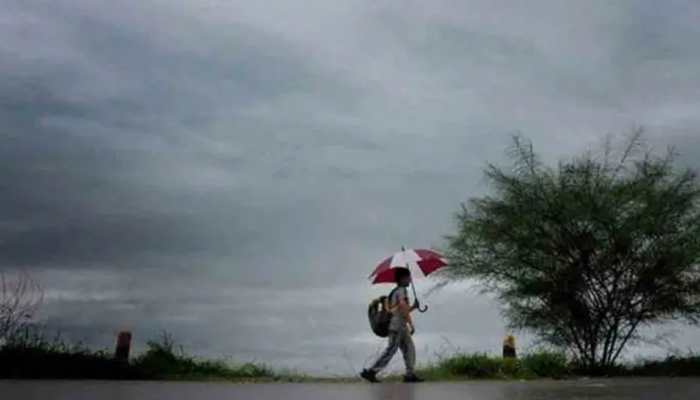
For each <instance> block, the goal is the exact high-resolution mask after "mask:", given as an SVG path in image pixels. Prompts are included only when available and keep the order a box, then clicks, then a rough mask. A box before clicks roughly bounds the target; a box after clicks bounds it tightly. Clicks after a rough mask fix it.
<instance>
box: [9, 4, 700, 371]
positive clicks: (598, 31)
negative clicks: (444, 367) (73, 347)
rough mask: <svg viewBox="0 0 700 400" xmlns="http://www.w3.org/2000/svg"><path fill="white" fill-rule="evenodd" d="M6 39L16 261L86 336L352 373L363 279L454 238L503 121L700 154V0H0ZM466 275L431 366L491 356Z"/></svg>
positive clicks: (448, 292) (371, 342)
mask: <svg viewBox="0 0 700 400" xmlns="http://www.w3.org/2000/svg"><path fill="white" fill-rule="evenodd" d="M0 37H2V40H0V77H1V78H2V79H0V122H1V124H0V192H1V193H0V270H3V271H11V270H15V269H19V268H21V269H26V270H29V271H31V273H32V274H34V275H35V276H36V277H37V279H39V280H40V281H41V283H42V284H43V285H44V287H45V289H46V302H45V305H44V308H43V310H42V313H41V318H42V321H43V322H44V323H46V324H48V325H49V326H51V327H52V328H55V329H60V330H61V331H62V332H64V334H65V335H66V336H68V337H70V338H73V339H75V340H84V341H86V342H87V343H89V344H92V345H95V346H109V347H111V346H112V343H113V341H114V335H115V333H116V332H117V331H119V330H121V329H130V330H133V332H134V337H135V344H136V346H137V348H142V347H143V344H144V342H145V340H146V339H148V338H152V337H154V336H155V335H157V334H158V332H160V331H161V330H167V331H170V332H172V333H173V334H174V336H175V338H176V340H177V341H178V342H180V343H182V344H183V345H184V346H185V347H186V348H187V349H188V350H190V351H191V352H193V353H195V354H200V355H204V356H223V357H231V358H233V359H236V360H241V361H251V360H255V361H264V362H269V363H272V364H273V365H276V366H285V367H289V368H297V369H301V370H304V371H309V372H315V373H323V372H325V373H332V374H336V373H337V374H346V373H350V372H352V371H353V370H356V369H358V368H361V367H362V366H363V365H364V364H365V363H366V362H367V360H368V358H370V357H371V356H372V355H373V354H375V353H376V351H377V350H378V348H379V347H381V345H382V342H381V341H380V340H378V339H377V338H375V337H373V336H372V335H371V334H370V333H369V330H368V327H367V323H366V320H365V306H366V303H367V301H368V300H369V299H370V298H371V297H373V296H374V295H377V294H379V293H381V292H382V291H386V290H388V289H387V288H372V287H370V286H369V284H368V281H367V280H366V276H367V274H368V272H369V271H370V270H371V269H372V267H373V266H374V264H375V263H376V262H378V261H379V260H381V259H382V258H384V257H385V256H386V255H388V254H389V253H391V252H393V251H395V250H396V249H397V248H399V247H400V246H401V245H402V244H405V245H407V246H416V247H418V246H420V247H428V246H439V245H441V244H442V237H443V235H445V234H448V233H450V232H451V231H452V229H453V228H454V226H453V224H452V215H453V213H454V212H455V211H456V210H457V209H458V208H459V204H460V202H462V201H464V200H466V199H468V198H469V197H471V196H478V195H481V194H483V193H485V192H486V191H487V190H488V187H487V185H486V184H485V183H484V181H483V179H482V175H481V168H482V167H483V166H484V164H485V163H486V162H487V161H494V162H503V161H504V156H503V154H504V147H505V146H506V145H507V144H508V142H509V137H510V136H511V135H512V134H513V133H516V132H521V133H522V134H524V135H525V136H527V137H528V138H530V139H532V141H533V142H534V145H535V146H536V149H537V150H538V151H539V152H541V153H542V154H543V156H544V157H545V158H546V159H547V160H549V161H556V160H557V159H560V158H562V157H566V156H568V155H571V154H574V153H576V152H579V151H583V150H586V149H589V148H590V147H591V146H596V145H598V144H599V143H600V142H601V140H602V139H601V138H602V137H603V136H604V135H606V134H608V133H624V132H627V131H629V130H630V129H632V128H634V127H636V126H644V127H646V129H647V138H648V139H649V141H650V142H652V143H654V144H655V145H657V146H660V147H664V146H667V145H674V146H677V148H678V150H679V151H680V152H681V154H682V161H683V162H684V163H687V164H688V165H691V166H694V167H700V161H697V159H698V157H700V130H699V129H698V128H700V113H699V112H698V110H700V50H699V48H698V43H700V5H699V4H698V3H697V2H694V1H687V2H685V1H665V2H659V1H653V0H648V1H615V2H611V1H585V2H583V1H582V2H573V1H571V2H564V1H559V0H556V1H537V2H535V1H528V2H515V1H513V2H500V1H492V0H487V1H468V2H467V1H429V2H426V1H327V0H318V1H310V0H306V1H303V2H302V1H274V2H256V1H229V0H189V1H184V0H159V1H156V0H151V1H143V0H138V1H136V0H134V1H131V0H122V1H112V0H110V1H97V0H70V1H61V0H51V1H34V0H3V1H2V8H1V10H0ZM430 286H431V283H430V282H429V281H421V282H419V291H421V292H423V293H426V292H427V291H428V289H429V288H430ZM467 286H468V285H455V286H451V287H447V288H445V289H443V290H441V291H438V292H435V293H431V294H430V296H429V297H428V299H427V300H426V301H427V302H428V303H429V304H430V305H431V306H432V310H431V311H430V312H428V313H426V314H423V315H420V316H419V317H418V318H417V325H418V335H417V336H416V341H417V343H418V349H419V356H420V357H422V358H423V359H426V358H427V357H430V356H432V355H434V354H435V353H436V352H440V351H444V349H450V348H455V347H457V348H461V349H465V350H486V351H498V346H499V344H500V339H501V335H502V334H503V333H504V323H503V321H502V320H501V318H500V316H499V313H498V306H497V305H496V304H494V303H493V302H491V301H490V300H489V299H488V298H487V297H484V296H480V295H478V293H476V291H475V290H472V289H469V288H468V287H467ZM669 329H670V330H671V331H672V332H673V333H675V335H676V336H675V340H674V342H673V343H674V346H675V347H676V348H680V349H682V350H685V349H686V348H688V347H689V346H693V343H697V341H698V340H700V329H698V328H673V329H671V328H669ZM695 348H696V349H697V346H696V347H695ZM666 350H667V349H659V350H658V351H661V352H665V351H666ZM396 365H399V363H398V362H397V363H396V364H395V366H396Z"/></svg>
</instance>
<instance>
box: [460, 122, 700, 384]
mask: <svg viewBox="0 0 700 400" xmlns="http://www.w3.org/2000/svg"><path fill="white" fill-rule="evenodd" d="M640 138H641V131H639V132H635V134H634V135H633V136H632V137H631V139H630V140H629V142H628V143H627V144H626V145H625V146H622V147H621V149H622V151H621V152H616V151H615V149H616V148H615V146H612V145H610V141H608V143H607V144H606V146H605V147H604V151H602V152H600V153H593V152H589V153H586V154H584V155H583V156H580V157H576V158H573V159H571V160H568V161H562V162H560V163H559V164H558V166H557V167H556V168H552V167H547V166H545V165H544V164H543V163H542V162H541V161H540V159H539V157H538V156H537V154H536V153H535V152H534V151H533V148H532V144H531V143H530V142H528V141H526V140H524V139H522V138H521V137H516V138H514V144H513V146H512V149H511V150H512V151H511V152H510V153H509V154H510V156H512V160H513V166H514V168H513V169H512V170H507V169H503V168H499V167H497V166H494V165H492V164H490V165H488V167H487V168H486V170H485V174H486V177H487V179H488V181H489V182H490V183H491V184H492V187H493V192H492V194H491V195H488V196H485V197H480V198H473V199H471V200H470V201H469V202H467V203H466V204H463V205H462V209H461V211H460V212H459V213H458V214H457V221H458V229H457V233H456V234H454V235H452V236H448V249H447V250H446V252H447V256H448V257H449V259H450V263H451V265H452V268H451V269H450V272H449V274H448V278H449V279H465V278H470V279H475V280H476V281H478V282H481V283H482V284H484V287H485V290H487V291H491V292H492V293H494V294H495V295H496V296H497V298H498V299H499V300H500V301H501V303H502V304H503V306H504V316H505V317H506V319H507V321H508V323H509V325H510V326H511V327H512V328H514V329H522V330H527V331H531V332H533V333H535V334H536V335H537V336H539V337H540V338H541V339H543V340H545V341H546V342H548V343H551V344H554V345H557V346H562V347H565V348H567V349H569V350H571V351H572V353H573V355H574V356H575V357H576V359H577V361H578V362H579V363H580V364H581V365H582V366H583V367H585V368H587V369H590V370H591V371H601V370H605V369H606V368H608V367H611V366H613V365H614V364H615V363H616V360H617V359H618V357H619V356H620V354H621V352H622V350H623V349H624V348H625V346H626V345H627V344H629V343H631V342H632V341H634V340H637V339H639V338H640V336H639V334H638V333H639V328H640V327H642V326H645V325H651V324H655V323H659V322H663V321H666V320H669V319H675V318H681V319H684V320H686V321H688V322H691V323H697V322H698V317H699V316H700V185H699V184H698V180H697V178H696V175H695V173H694V172H692V171H691V170H687V169H686V170H679V169H677V168H674V165H673V160H674V153H673V152H672V151H669V152H668V154H667V155H666V156H664V157H659V156H658V155H656V154H655V153H654V152H653V151H651V150H648V149H645V148H644V143H643V142H642V140H641V139H640ZM613 160H615V161H613Z"/></svg>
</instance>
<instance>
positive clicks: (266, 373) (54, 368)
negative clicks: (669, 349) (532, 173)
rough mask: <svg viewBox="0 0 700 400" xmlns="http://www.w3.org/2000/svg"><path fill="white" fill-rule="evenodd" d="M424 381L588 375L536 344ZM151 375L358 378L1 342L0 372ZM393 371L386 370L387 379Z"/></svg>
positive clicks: (675, 363) (437, 368) (654, 364)
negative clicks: (126, 359)
mask: <svg viewBox="0 0 700 400" xmlns="http://www.w3.org/2000/svg"><path fill="white" fill-rule="evenodd" d="M418 373H419V375H421V376H423V377H424V378H426V379H427V380H429V381H445V380H464V379H542V378H551V379H562V378H568V377H575V376H581V375H586V373H585V371H581V370H580V369H579V368H577V367H576V365H575V364H574V363H572V362H571V361H570V360H568V359H567V357H566V356H565V355H564V354H563V353H560V352H555V351H542V350H540V351H535V352H531V353H527V354H524V355H523V356H521V357H520V358H519V359H504V358H501V357H495V356H491V355H488V354H486V353H457V354H453V355H450V356H441V357H439V359H438V360H437V361H435V362H433V363H431V364H429V365H426V366H424V367H422V368H420V369H419V370H418ZM606 374H607V375H608V376H700V355H698V354H692V353H691V354H688V355H686V356H683V357H679V356H669V357H667V358H665V359H662V360H646V361H640V362H637V363H635V364H633V365H619V366H616V367H615V368H612V369H609V370H608V372H607V373H606ZM7 378H10V379H12V378H15V379H17V378H21V379H149V380H220V381H232V382H336V383H341V382H356V381H357V378H354V377H348V378H327V379H326V378H317V377H313V376H308V375H304V374H300V373H296V372H293V371H280V370H273V369H272V368H270V367H268V366H266V365H264V364H257V363H243V364H232V363H228V362H225V361H222V360H206V359H200V358H197V357H193V356H190V355H188V354H186V353H185V352H184V350H183V349H182V347H179V346H176V344H175V342H174V341H173V340H172V337H170V336H169V335H167V334H163V336H162V337H161V338H160V340H156V341H150V342H148V344H147V349H146V351H145V352H143V353H141V354H140V355H137V356H136V357H135V358H132V359H131V361H130V362H128V363H123V362H118V361H116V360H114V359H113V357H112V354H111V352H107V351H103V350H101V351H93V350H90V349H88V348H87V347H85V346H83V345H81V344H76V345H71V344H68V343H67V342H66V341H65V340H63V339H61V338H60V337H59V336H56V337H53V338H50V339H47V338H46V337H45V336H43V335H42V334H41V333H38V332H37V331H26V332H23V333H22V334H21V335H17V336H15V337H13V338H12V339H11V340H9V341H7V343H5V344H4V345H3V346H1V347H0V379H7ZM394 378H396V377H389V380H392V379H394Z"/></svg>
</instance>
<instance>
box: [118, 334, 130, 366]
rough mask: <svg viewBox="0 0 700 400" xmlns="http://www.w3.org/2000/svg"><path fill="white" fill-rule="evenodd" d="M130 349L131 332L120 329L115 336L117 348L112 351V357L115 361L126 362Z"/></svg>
mask: <svg viewBox="0 0 700 400" xmlns="http://www.w3.org/2000/svg"><path fill="white" fill-rule="evenodd" d="M130 351H131V332H129V331H122V332H119V335H118V336H117V348H116V350H115V351H114V358H115V359H116V360H117V361H122V362H128V361H129V352H130Z"/></svg>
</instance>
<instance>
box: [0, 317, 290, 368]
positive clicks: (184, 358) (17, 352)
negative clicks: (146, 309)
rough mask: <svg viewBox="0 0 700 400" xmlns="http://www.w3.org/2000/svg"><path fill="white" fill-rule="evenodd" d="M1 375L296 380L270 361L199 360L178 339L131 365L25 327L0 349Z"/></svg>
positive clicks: (155, 345)
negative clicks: (179, 345)
mask: <svg viewBox="0 0 700 400" xmlns="http://www.w3.org/2000/svg"><path fill="white" fill-rule="evenodd" d="M0 378H42V379H225V380H247V379H251V380H258V379H267V380H282V379H286V380H292V379H294V378H295V377H294V376H291V375H289V376H288V375H284V376H282V375H277V374H275V373H274V372H273V371H272V370H270V369H269V368H267V367H266V366H264V365H258V364H253V363H246V364H241V365H229V364H227V363H225V362H223V361H212V360H199V359H196V358H194V357H191V356H188V355H186V354H185V353H184V351H183V350H182V348H177V347H176V346H175V343H174V341H173V339H172V337H171V336H170V335H168V334H163V336H162V338H161V340H160V341H150V342H148V349H147V351H146V352H144V353H143V354H141V355H139V356H138V357H136V358H135V359H134V360H132V361H131V362H130V363H123V362H118V361H116V360H115V359H114V358H113V357H112V354H111V353H110V352H107V351H104V350H100V351H92V350H90V349H88V348H87V347H86V346H83V345H82V344H75V345H73V344H69V343H68V342H67V341H65V340H64V339H62V338H61V337H60V336H59V335H57V336H55V337H53V338H50V339H48V338H46V337H45V336H44V334H43V333H42V331H41V330H39V329H25V330H24V331H23V332H22V333H21V334H16V335H14V336H13V337H11V338H10V340H8V342H7V343H5V345H4V346H2V347H0Z"/></svg>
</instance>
